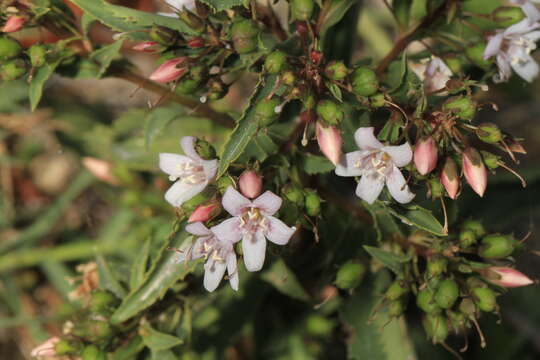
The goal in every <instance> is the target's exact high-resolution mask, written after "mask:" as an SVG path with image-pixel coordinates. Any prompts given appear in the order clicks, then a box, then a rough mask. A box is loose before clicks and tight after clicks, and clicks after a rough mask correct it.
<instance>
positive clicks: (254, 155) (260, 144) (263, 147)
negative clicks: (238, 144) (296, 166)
mask: <svg viewBox="0 0 540 360" xmlns="http://www.w3.org/2000/svg"><path fill="white" fill-rule="evenodd" d="M278 150H279V147H278V146H277V145H276V143H274V141H273V140H272V138H271V137H270V136H269V135H268V134H267V133H264V132H259V133H258V134H257V136H256V137H255V138H253V140H252V141H250V142H249V144H248V145H247V147H246V149H245V150H244V152H243V153H242V155H241V156H240V157H239V158H238V161H240V162H244V161H246V162H247V161H249V160H250V159H256V160H258V161H261V162H262V161H264V160H266V159H267V158H268V157H269V156H271V155H273V154H275V153H277V152H278Z"/></svg>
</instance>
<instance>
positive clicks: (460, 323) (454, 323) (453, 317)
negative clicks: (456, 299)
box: [446, 310, 468, 334]
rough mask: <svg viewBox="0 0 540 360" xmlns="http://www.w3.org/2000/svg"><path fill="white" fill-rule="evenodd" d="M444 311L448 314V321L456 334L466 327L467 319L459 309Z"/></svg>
mask: <svg viewBox="0 0 540 360" xmlns="http://www.w3.org/2000/svg"><path fill="white" fill-rule="evenodd" d="M446 313H447V315H448V321H449V322H450V326H451V328H452V330H454V332H455V333H456V334H459V333H461V332H463V331H464V330H465V329H466V327H467V324H468V320H467V317H466V316H465V314H463V313H462V312H459V311H451V310H448V311H447V312H446Z"/></svg>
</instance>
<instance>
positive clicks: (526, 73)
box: [511, 55, 539, 82]
mask: <svg viewBox="0 0 540 360" xmlns="http://www.w3.org/2000/svg"><path fill="white" fill-rule="evenodd" d="M522 59H526V60H525V61H520V62H515V63H511V66H512V69H514V71H515V72H516V73H517V74H518V75H519V76H521V78H523V80H525V81H528V82H532V81H533V80H534V79H535V78H536V77H537V76H538V71H539V68H538V64H537V63H536V61H534V59H533V58H532V57H531V56H530V55H523V56H522Z"/></svg>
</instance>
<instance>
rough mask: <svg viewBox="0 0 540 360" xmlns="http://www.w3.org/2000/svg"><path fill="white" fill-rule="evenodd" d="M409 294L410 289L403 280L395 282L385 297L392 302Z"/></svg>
mask: <svg viewBox="0 0 540 360" xmlns="http://www.w3.org/2000/svg"><path fill="white" fill-rule="evenodd" d="M408 292H409V287H408V286H407V285H406V284H405V282H404V281H403V280H395V281H394V282H393V283H392V284H390V286H389V287H388V289H387V290H386V294H385V297H386V298H387V299H388V300H390V301H394V300H397V299H399V298H400V297H402V296H403V295H405V294H407V293H408Z"/></svg>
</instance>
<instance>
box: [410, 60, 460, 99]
mask: <svg viewBox="0 0 540 360" xmlns="http://www.w3.org/2000/svg"><path fill="white" fill-rule="evenodd" d="M411 68H412V70H413V71H414V73H415V74H416V75H417V76H418V77H419V78H420V80H422V81H423V82H424V90H425V91H426V92H427V93H432V92H435V91H437V90H441V89H443V88H444V87H445V86H446V82H447V81H448V80H450V78H451V77H452V70H450V68H449V67H448V66H447V65H446V63H445V62H444V61H443V60H442V59H441V58H439V57H436V56H434V57H433V58H431V60H429V62H427V63H420V64H412V66H411ZM439 95H444V94H443V93H440V94H439Z"/></svg>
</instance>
